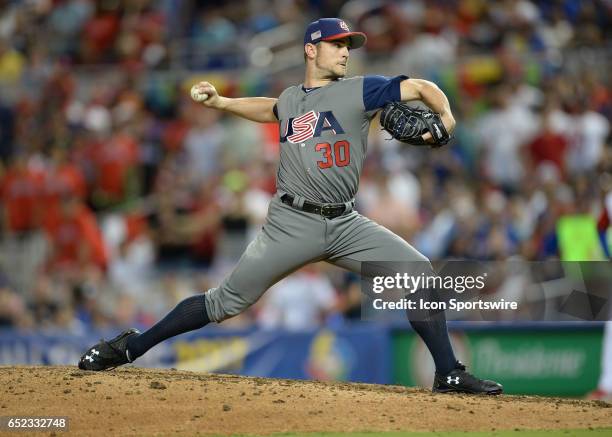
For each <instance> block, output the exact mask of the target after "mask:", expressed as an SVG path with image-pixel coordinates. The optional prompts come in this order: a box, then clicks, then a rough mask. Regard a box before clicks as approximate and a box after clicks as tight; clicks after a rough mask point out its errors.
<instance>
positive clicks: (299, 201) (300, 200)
mask: <svg viewBox="0 0 612 437" xmlns="http://www.w3.org/2000/svg"><path fill="white" fill-rule="evenodd" d="M305 201H306V199H305V198H304V197H302V196H298V195H294V196H293V203H292V204H291V206H293V207H294V208H296V209H299V210H301V209H302V208H304V202H305Z"/></svg>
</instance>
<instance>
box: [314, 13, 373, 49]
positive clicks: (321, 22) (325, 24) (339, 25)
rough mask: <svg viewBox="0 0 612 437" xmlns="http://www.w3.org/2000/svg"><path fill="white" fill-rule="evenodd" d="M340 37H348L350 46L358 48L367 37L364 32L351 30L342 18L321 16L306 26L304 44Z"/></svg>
mask: <svg viewBox="0 0 612 437" xmlns="http://www.w3.org/2000/svg"><path fill="white" fill-rule="evenodd" d="M339 39H347V40H348V42H349V46H350V48H351V49H356V48H359V47H361V46H362V45H364V44H365V42H366V39H367V38H366V36H365V34H364V33H362V32H351V31H350V30H349V27H348V25H347V24H346V22H345V21H344V20H341V19H340V18H319V19H318V20H317V21H313V22H312V23H310V24H309V25H308V27H307V28H306V32H305V34H304V45H306V44H317V43H318V42H320V41H336V40H339Z"/></svg>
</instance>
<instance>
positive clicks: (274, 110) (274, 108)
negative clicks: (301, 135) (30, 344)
mask: <svg viewBox="0 0 612 437" xmlns="http://www.w3.org/2000/svg"><path fill="white" fill-rule="evenodd" d="M276 105H277V103H275V104H274V107H273V108H272V112H274V116H275V117H276V119H277V120H278V119H279V118H278V107H277V106H276Z"/></svg>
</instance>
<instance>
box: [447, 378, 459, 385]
mask: <svg viewBox="0 0 612 437" xmlns="http://www.w3.org/2000/svg"><path fill="white" fill-rule="evenodd" d="M446 383H447V384H455V385H457V384H459V377H458V376H455V377H454V378H453V377H452V376H447V377H446Z"/></svg>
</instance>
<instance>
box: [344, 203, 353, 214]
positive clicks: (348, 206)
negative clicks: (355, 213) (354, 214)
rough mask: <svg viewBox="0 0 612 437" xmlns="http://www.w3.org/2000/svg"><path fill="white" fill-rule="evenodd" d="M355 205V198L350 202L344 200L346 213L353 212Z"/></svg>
mask: <svg viewBox="0 0 612 437" xmlns="http://www.w3.org/2000/svg"><path fill="white" fill-rule="evenodd" d="M354 206H355V201H353V200H349V201H348V202H344V214H348V213H349V212H351V211H352V210H353V207H354ZM344 214H343V215H344Z"/></svg>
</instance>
